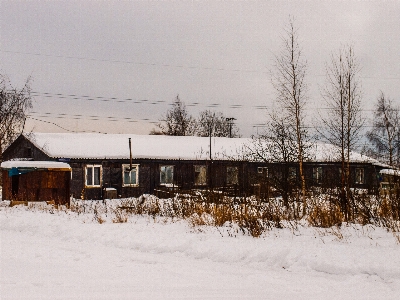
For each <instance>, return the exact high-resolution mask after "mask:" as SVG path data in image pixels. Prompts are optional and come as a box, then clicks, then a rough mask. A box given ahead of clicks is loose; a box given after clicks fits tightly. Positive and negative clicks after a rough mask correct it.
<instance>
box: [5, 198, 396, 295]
mask: <svg viewBox="0 0 400 300" xmlns="http://www.w3.org/2000/svg"><path fill="white" fill-rule="evenodd" d="M0 203H1V202H0ZM3 203H4V202H3ZM335 232H336V234H335ZM0 233H1V239H0V242H1V243H0V250H1V256H0V269H1V274H0V287H1V289H0V293H1V297H0V298H1V299H2V300H4V299H399V298H400V245H399V244H398V242H397V240H396V238H394V237H393V235H392V234H391V233H388V232H386V231H385V230H384V229H382V228H376V227H372V226H365V227H361V226H350V227H345V228H342V229H341V230H340V231H337V230H332V229H329V230H323V229H319V230H317V229H315V228H309V227H299V228H298V229H297V230H291V229H274V230H272V231H270V232H268V233H267V234H266V235H264V236H263V237H261V238H252V237H249V236H244V235H243V234H241V233H236V231H235V230H234V229H232V228H230V227H222V228H219V229H217V228H213V227H200V228H199V227H197V228H192V227H190V226H189V225H188V223H187V222H186V221H172V220H171V219H162V218H158V219H156V220H154V219H152V218H151V217H147V216H131V217H130V218H129V221H128V223H117V224H114V223H111V222H106V223H103V224H98V223H96V222H94V221H93V219H92V218H91V217H90V216H89V215H84V214H81V215H77V214H76V213H72V212H70V211H67V212H65V211H64V212H63V211H61V212H60V211H53V213H49V212H42V211H31V210H28V209H27V207H24V206H16V207H12V208H11V207H5V206H4V205H2V206H0ZM340 234H342V235H343V238H341V239H340V238H338V237H340ZM230 235H236V237H235V236H233V237H232V236H230Z"/></svg>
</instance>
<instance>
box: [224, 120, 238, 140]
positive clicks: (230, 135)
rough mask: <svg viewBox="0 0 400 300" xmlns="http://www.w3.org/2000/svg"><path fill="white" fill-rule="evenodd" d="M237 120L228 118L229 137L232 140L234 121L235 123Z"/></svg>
mask: <svg viewBox="0 0 400 300" xmlns="http://www.w3.org/2000/svg"><path fill="white" fill-rule="evenodd" d="M235 120H236V119H235V118H226V121H227V122H228V125H229V137H230V138H232V126H233V121H235Z"/></svg>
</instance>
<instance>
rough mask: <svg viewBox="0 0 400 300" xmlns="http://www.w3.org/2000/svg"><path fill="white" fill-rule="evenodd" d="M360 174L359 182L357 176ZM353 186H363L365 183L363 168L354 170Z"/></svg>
mask: <svg viewBox="0 0 400 300" xmlns="http://www.w3.org/2000/svg"><path fill="white" fill-rule="evenodd" d="M359 172H360V175H361V180H360V181H359V180H358V179H359V178H358V174H359ZM354 183H355V184H364V183H365V171H364V168H356V170H355V180H354Z"/></svg>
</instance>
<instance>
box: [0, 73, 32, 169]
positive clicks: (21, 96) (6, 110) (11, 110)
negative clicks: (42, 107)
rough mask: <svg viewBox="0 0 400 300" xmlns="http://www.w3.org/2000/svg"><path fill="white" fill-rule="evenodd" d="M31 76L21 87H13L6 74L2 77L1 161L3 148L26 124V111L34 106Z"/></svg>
mask: <svg viewBox="0 0 400 300" xmlns="http://www.w3.org/2000/svg"><path fill="white" fill-rule="evenodd" d="M30 92H31V89H30V78H28V79H27V81H26V82H25V85H24V86H23V87H22V88H21V89H17V88H15V87H13V86H12V85H11V83H10V81H9V79H8V77H6V76H1V78H0V162H1V161H2V153H3V149H4V148H5V147H7V146H8V145H9V144H10V143H11V142H12V141H14V139H15V138H16V137H18V135H20V134H21V132H22V130H23V127H24V125H25V119H26V113H27V111H28V109H29V108H31V107H32V98H31V94H30Z"/></svg>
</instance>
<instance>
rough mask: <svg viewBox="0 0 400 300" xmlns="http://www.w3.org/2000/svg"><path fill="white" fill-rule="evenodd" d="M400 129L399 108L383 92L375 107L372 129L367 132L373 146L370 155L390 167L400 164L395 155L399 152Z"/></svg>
mask: <svg viewBox="0 0 400 300" xmlns="http://www.w3.org/2000/svg"><path fill="white" fill-rule="evenodd" d="M399 127H400V115H399V107H397V106H395V105H394V104H393V102H392V100H391V99H390V98H388V97H386V96H385V95H384V93H383V92H381V94H380V96H379V98H378V102H377V103H376V105H375V112H374V120H373V124H372V129H371V130H370V131H368V132H367V138H368V140H369V141H370V142H371V144H372V145H373V148H371V149H369V150H370V151H369V154H370V155H371V154H372V156H374V157H375V158H377V159H378V160H380V161H383V162H385V163H387V164H389V165H390V166H394V165H396V164H398V161H397V159H396V157H395V154H396V152H398V151H399V147H398V146H399V145H398V141H397V137H398V136H399V129H400V128H399Z"/></svg>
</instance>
